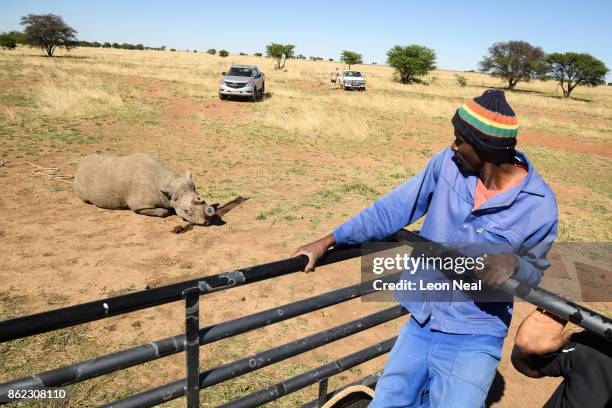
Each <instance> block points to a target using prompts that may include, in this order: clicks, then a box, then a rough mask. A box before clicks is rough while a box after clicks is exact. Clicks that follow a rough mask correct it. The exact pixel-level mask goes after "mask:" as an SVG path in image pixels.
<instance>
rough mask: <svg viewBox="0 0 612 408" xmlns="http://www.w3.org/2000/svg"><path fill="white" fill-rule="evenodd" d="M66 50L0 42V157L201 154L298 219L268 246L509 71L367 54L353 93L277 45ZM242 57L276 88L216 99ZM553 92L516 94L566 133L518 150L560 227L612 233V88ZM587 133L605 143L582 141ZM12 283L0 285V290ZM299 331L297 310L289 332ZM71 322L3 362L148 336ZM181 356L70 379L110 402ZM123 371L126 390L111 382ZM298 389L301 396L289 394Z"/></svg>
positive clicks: (217, 197) (275, 375) (269, 378)
mask: <svg viewBox="0 0 612 408" xmlns="http://www.w3.org/2000/svg"><path fill="white" fill-rule="evenodd" d="M58 57H59V58H53V59H49V58H45V57H42V56H41V55H40V53H38V52H37V51H36V50H31V49H27V48H19V49H18V50H16V51H14V52H8V51H0V81H2V83H3V84H7V86H3V87H2V88H0V142H1V143H0V158H8V159H9V160H15V159H28V160H32V161H35V160H45V161H46V162H56V161H58V160H63V161H64V162H66V163H70V165H72V166H74V165H75V163H76V162H77V161H78V158H79V157H80V156H81V155H83V154H86V153H93V152H101V151H110V152H113V153H117V154H127V153H133V152H136V151H146V152H150V153H153V154H156V155H157V156H159V157H160V158H162V159H163V160H165V161H167V162H169V163H170V164H171V165H172V166H173V167H176V168H177V169H179V170H180V171H184V170H186V168H192V169H193V170H194V174H195V176H196V179H198V180H205V182H203V183H202V184H201V186H200V190H201V192H202V193H203V194H204V195H205V196H206V197H207V198H208V199H210V200H213V201H224V200H227V199H230V198H233V197H235V196H236V195H238V194H240V195H246V196H249V197H251V200H250V202H249V203H250V205H251V206H252V208H253V213H252V214H251V220H250V223H252V224H251V225H252V226H253V228H254V229H255V228H261V226H262V225H265V230H264V231H265V232H268V233H270V234H273V233H274V230H272V229H271V227H272V225H276V227H278V226H279V224H283V225H285V226H287V229H286V230H284V231H286V232H285V233H284V234H283V235H282V236H280V237H279V238H278V241H279V242H278V243H277V245H276V246H275V247H274V248H271V249H270V257H269V258H268V259H271V258H273V257H275V256H276V257H278V251H284V252H283V253H287V254H288V253H290V252H291V249H292V248H295V247H296V246H297V245H298V244H301V243H303V242H305V241H307V240H310V239H312V238H315V237H317V236H320V235H322V234H324V233H327V232H328V231H329V230H330V229H331V228H332V227H333V226H335V225H337V224H339V223H340V222H342V221H343V220H345V219H346V218H347V217H349V216H351V215H352V214H354V213H356V212H357V211H359V210H360V209H361V208H363V207H364V206H365V205H367V204H368V203H370V202H371V201H372V200H373V199H375V198H376V197H378V196H379V195H381V194H384V193H386V192H387V191H389V190H390V189H392V188H393V187H395V186H397V185H398V184H400V183H401V182H402V181H404V180H406V179H407V178H409V177H410V176H412V175H413V174H415V172H416V171H418V170H419V169H420V168H422V167H423V166H424V165H425V163H427V161H428V160H429V159H430V157H431V156H432V154H434V153H435V152H436V151H438V150H440V149H442V148H443V147H445V146H447V145H448V144H449V143H450V142H451V139H452V129H451V125H450V117H451V115H452V114H453V112H454V111H455V109H456V108H457V107H458V106H459V105H460V104H461V103H462V102H463V100H465V99H467V98H472V97H474V96H476V95H479V94H481V93H482V92H483V91H484V90H485V89H486V88H488V87H498V86H502V85H503V83H501V82H500V81H499V80H497V79H495V78H491V77H489V76H486V75H482V74H478V73H461V75H463V76H465V77H466V78H467V80H468V85H467V87H464V88H462V87H459V86H458V85H457V84H456V80H455V74H456V73H455V72H451V71H435V72H433V73H432V74H431V75H429V76H428V77H427V78H425V81H424V84H420V85H410V86H406V85H402V84H399V83H397V82H395V81H393V79H392V70H391V69H390V68H389V67H385V66H373V65H364V66H359V69H360V70H362V71H363V72H364V73H365V75H366V80H367V83H368V90H367V91H366V92H365V93H360V92H344V91H341V90H330V89H329V86H328V83H327V81H328V78H329V72H330V71H332V70H334V69H335V68H336V67H337V66H338V64H337V63H332V62H326V61H320V62H310V61H299V60H290V61H289V62H288V63H287V71H286V72H278V71H274V70H273V63H272V61H270V60H268V59H266V58H256V57H238V56H230V57H228V58H225V59H224V58H220V57H217V56H210V55H207V54H204V53H197V54H195V53H184V52H176V53H173V52H156V51H125V50H114V49H76V50H74V51H72V52H71V53H69V54H66V53H62V52H61V51H60V52H58ZM232 63H255V64H257V65H259V67H260V68H261V69H262V70H263V71H264V72H265V73H266V89H267V91H269V92H270V95H269V97H268V98H266V100H265V101H264V102H261V103H257V104H251V103H241V102H225V103H221V104H220V103H219V101H218V100H217V99H216V95H217V89H218V88H217V86H218V81H219V78H220V73H221V72H222V71H225V70H227V68H228V67H229V66H230V65H231V64H232ZM556 94H558V92H557V90H556V86H555V84H554V83H550V82H533V83H529V84H520V85H519V89H518V92H514V93H508V94H507V96H508V99H509V101H510V103H511V105H512V106H513V107H514V108H515V110H516V112H517V114H518V117H519V123H520V125H521V131H522V132H523V134H526V133H527V134H530V135H536V136H538V135H540V136H542V135H544V136H546V137H548V138H550V139H551V140H554V138H555V137H562V138H563V141H564V142H563V143H562V144H558V145H555V144H552V143H548V144H547V143H544V142H542V143H540V140H544V139H537V138H535V139H530V140H529V141H526V142H529V143H525V144H523V145H522V147H521V148H522V149H523V150H525V151H526V152H527V153H528V154H529V156H530V158H531V159H532V161H533V162H534V164H535V166H536V168H537V170H538V171H539V172H540V173H541V174H542V175H543V177H544V178H545V179H546V180H547V181H548V182H549V183H550V184H551V186H552V187H553V189H554V190H555V192H556V194H557V198H558V201H559V203H560V230H559V231H560V232H559V237H560V240H564V241H610V240H611V239H612V219H611V218H610V215H609V211H608V209H609V208H610V207H611V206H612V188H611V183H610V174H612V166H611V158H610V155H609V151H610V148H609V146H610V145H609V143H610V142H612V87H598V88H579V89H578V90H576V91H575V95H574V96H575V99H560V98H557V97H555V95H556ZM530 137H531V136H530ZM542 137H543V136H542ZM547 140H548V139H547ZM520 141H521V135H519V143H520ZM583 144H590V145H592V146H595V147H594V148H593V149H592V150H591V151H588V152H586V151H581V150H578V149H577V147H579V146H582V145H583ZM599 148H600V149H599ZM606 149H607V150H606ZM606 152H608V153H606ZM25 193H28V194H35V193H36V194H38V193H40V192H36V191H26V192H25ZM43 227H44V226H41V228H43ZM276 227H275V228H276ZM226 228H227V230H223V233H226V231H227V234H232V233H235V230H234V229H233V228H234V227H233V226H232V225H228V226H227V227H226ZM258 231H259V230H258ZM265 232H264V233H265ZM219 234H220V235H222V233H219ZM253 245H255V246H256V245H257V242H255V243H254V244H253ZM247 259H248V262H249V263H256V262H255V260H256V259H251V258H247V255H245V256H243V257H236V258H235V259H232V262H233V263H235V265H234V264H233V263H232V266H233V267H241V266H245V265H244V263H245V262H246V260H247ZM9 267H10V265H9ZM210 272H211V273H212V272H218V271H210ZM5 290H8V289H7V288H6V287H3V286H1V285H0V292H2V291H5ZM290 290H291V293H294V292H293V291H294V288H290ZM295 292H296V293H297V294H298V295H288V297H289V298H291V299H293V300H296V299H297V298H300V296H299V294H300V293H301V292H300V289H299V288H295ZM291 296H294V297H291ZM296 296H297V298H296ZM289 300H290V299H282V301H283V303H284V301H289ZM24 302H26V301H25V300H24ZM26 303H27V302H26ZM9 306H10V307H17V306H15V303H14V302H13V301H12V300H11V299H9V298H8V297H7V296H4V297H0V316H1V315H3V313H1V308H2V307H9ZM26 306H27V305H23V309H24V310H26V309H25V308H26ZM20 307H21V306H20ZM130 316H131V315H130ZM302 329H303V328H302V327H301V326H300V323H299V322H293V321H292V322H288V323H286V324H285V326H282V325H281V329H279V330H285V331H286V332H289V333H293V332H295V333H300V332H301V331H302ZM66 333H67V332H66ZM66 333H64V332H62V333H60V334H58V336H59V337H55V335H53V334H50V335H48V336H46V337H41V339H40V340H35V341H29V340H26V341H23V342H22V343H19V344H17V343H10V344H9V345H4V346H2V348H1V349H0V365H2V361H1V360H2V359H5V360H6V361H11V362H12V363H11V365H10V370H8V369H7V368H6V367H7V366H5V365H3V367H5V368H4V369H3V370H0V381H1V380H6V379H9V378H14V377H16V376H19V375H25V374H32V371H33V370H36V369H39V368H40V369H42V368H43V367H42V365H41V364H38V363H37V364H34V362H36V361H39V360H38V359H43V357H44V358H45V359H46V358H47V357H49V358H51V359H52V361H48V360H45V365H44V366H45V367H47V368H48V367H49V366H60V365H63V364H66V363H67V362H68V361H70V360H71V359H72V358H73V356H74V358H76V359H81V358H86V357H88V356H89V357H93V356H94V355H96V354H98V353H100V352H104V351H110V350H116V349H118V348H119V346H122V347H126V346H128V345H135V344H139V342H141V341H143V339H138V338H137V339H134V340H129V341H128V340H126V344H121V345H117V344H108V343H107V342H105V341H106V340H105V339H104V338H99V339H92V338H90V337H88V335H87V331H85V332H83V333H80V332H74V333H76V334H73V335H68V334H66ZM70 333H72V332H70ZM77 334H78V336H77ZM280 335H282V333H281V334H280ZM280 335H279V334H277V335H276V336H274V335H270V336H269V337H270V341H271V342H272V344H278V341H276V342H273V341H272V340H278V336H280ZM61 336H69V337H70V336H72V337H70V339H69V340H66V339H65V338H63V337H61ZM248 339H250V340H248ZM255 339H256V336H252V337H248V338H247V339H245V340H244V342H245V343H248V342H249V341H252V342H253V343H254V344H257V347H259V346H261V341H262V340H261V339H260V340H255ZM147 340H152V339H147ZM41 341H47V342H48V343H49V344H56V343H58V344H66V345H67V348H66V350H67V351H68V353H64V354H62V353H57V354H54V355H53V356H47V355H46V354H45V352H44V351H42V349H40V347H39V346H40V342H41ZM79 341H80V342H82V344H83V347H82V349H80V350H79V347H78V346H79ZM258 341H259V343H257V342H258ZM62 342H64V343H62ZM16 345H22V346H23V347H24V349H21V350H20V349H18V348H16V347H14V346H16ZM254 347H255V346H254ZM242 351H243V347H241V344H237V343H235V342H231V341H230V342H226V343H223V344H222V345H219V346H215V348H210V354H207V358H208V359H209V361H208V363H209V364H207V367H210V366H212V365H214V364H217V363H221V362H222V361H229V359H231V358H233V357H235V356H237V355H238V353H239V352H242ZM250 351H252V350H250ZM207 353H208V352H207ZM66 354H71V355H66ZM20 356H21V357H20ZM337 357H340V355H334V354H333V350H331V351H330V353H329V355H328V356H327V357H325V356H324V357H320V358H319V359H320V360H321V361H318V360H317V361H308V360H297V361H292V362H291V363H290V364H287V365H285V366H284V368H283V369H282V370H277V369H275V368H274V367H273V368H271V369H268V370H264V371H263V372H262V373H261V374H256V375H253V376H250V377H248V379H249V380H248V381H246V380H245V379H244V378H242V379H238V380H236V381H234V382H231V383H228V384H226V385H224V386H219V387H217V388H216V389H215V394H214V399H209V402H211V403H213V402H214V403H215V404H216V403H221V402H222V401H224V400H227V399H231V398H235V397H236V396H237V395H241V394H242V393H244V392H245V391H246V390H252V388H253V383H256V384H257V385H258V386H263V385H264V383H265V384H270V383H272V382H274V381H276V380H278V379H279V378H281V377H283V376H286V375H288V374H291V373H294V372H295V373H297V372H301V371H304V370H305V369H306V368H307V367H314V366H315V365H319V364H321V363H322V362H323V361H328V360H329V359H331V358H337ZM315 360H316V359H315ZM15 361H17V363H15ZM28 361H29V362H30V363H29V364H28ZM182 364H183V363H182V360H181V358H178V357H177V358H174V359H165V360H163V361H161V362H159V363H152V364H151V365H149V366H147V367H144V368H133V369H130V370H128V371H125V372H124V373H125V374H124V373H121V374H117V375H113V376H110V377H108V378H107V379H102V380H100V381H93V382H91V381H90V382H86V383H85V384H84V385H82V386H75V387H74V392H75V395H77V396H78V397H79V398H80V401H81V402H83V401H95V402H100V403H101V402H104V401H106V402H108V401H110V400H112V399H113V398H119V397H122V396H124V395H127V393H128V392H133V391H135V390H142V389H146V388H149V387H150V386H152V384H158V383H162V382H164V381H169V380H173V379H175V378H176V375H175V374H176V373H177V372H178V373H181V372H182V370H183V366H182ZM151 367H152V368H153V370H151ZM275 367H276V366H275ZM347 375H348V374H347ZM347 378H349V379H352V378H353V377H351V376H350V375H349V376H348V377H347ZM88 384H89V385H88ZM112 384H121V385H122V386H125V389H123V391H119V390H118V389H117V390H112V391H109V389H111V388H114V387H113V386H112ZM122 393H123V394H122ZM313 396H314V390H309V391H307V392H306V391H305V392H304V393H303V394H300V398H301V400H302V401H303V400H304V398H310V397H313ZM88 398H89V399H88ZM210 398H212V397H210ZM300 398H294V399H291V400H289V401H291V402H290V403H289V405H288V406H293V405H296V404H297V402H296V401H298V400H299V399H300ZM286 401H287V400H286ZM279 404H280V405H279ZM77 405H78V404H76V405H74V406H77ZM169 405H170V406H179V405H182V402H174V403H171V404H169ZM275 406H282V404H281V403H277V404H276V405H275Z"/></svg>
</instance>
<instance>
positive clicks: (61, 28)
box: [21, 14, 77, 57]
mask: <svg viewBox="0 0 612 408" xmlns="http://www.w3.org/2000/svg"><path fill="white" fill-rule="evenodd" d="M21 24H22V25H24V26H25V28H24V30H23V33H24V36H25V42H26V44H28V45H31V46H34V47H39V48H41V49H44V50H45V51H46V52H47V55H48V56H49V57H52V56H53V52H54V51H55V48H56V47H64V48H65V49H66V50H69V49H71V48H73V47H74V46H75V43H76V41H77V39H76V34H77V31H76V30H75V29H74V28H72V27H70V26H69V25H68V24H66V23H65V22H64V20H63V19H62V18H61V17H60V16H57V15H55V14H42V15H36V14H28V15H27V16H24V17H21Z"/></svg>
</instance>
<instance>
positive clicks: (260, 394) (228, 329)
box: [0, 230, 612, 407]
mask: <svg viewBox="0 0 612 408" xmlns="http://www.w3.org/2000/svg"><path fill="white" fill-rule="evenodd" d="M391 240H393V241H399V242H405V243H407V244H409V245H410V246H412V247H414V248H417V249H419V250H420V251H423V252H424V253H435V252H438V253H439V252H440V251H444V253H445V256H461V254H459V253H454V252H453V251H451V250H449V249H448V248H445V247H443V246H441V245H439V244H436V243H433V242H431V241H428V240H426V239H424V238H422V237H420V236H419V235H417V234H415V233H413V232H409V231H406V230H400V231H398V232H397V233H396V234H394V236H392V237H391ZM360 255H361V248H360V247H357V246H352V247H344V248H337V249H334V250H332V251H329V252H328V253H327V254H326V255H325V256H324V257H323V258H321V260H320V261H319V262H318V265H319V266H321V265H326V264H331V263H335V262H340V261H344V260H347V259H351V258H356V257H358V256H360ZM306 262H307V260H306V258H305V257H298V258H290V259H285V260H281V261H276V262H271V263H268V264H262V265H256V266H254V267H250V268H245V269H240V270H235V271H231V272H226V273H222V274H219V275H213V276H208V277H203V278H200V279H192V280H189V281H184V282H179V283H175V284H172V285H166V286H162V287H159V288H155V289H149V290H145V291H139V292H133V293H130V294H126V295H122V296H116V297H112V298H108V299H102V300H98V301H94V302H89V303H84V304H80V305H75V306H69V307H66V308H61V309H56V310H51V311H47V312H43V313H37V314H33V315H30V316H25V317H19V318H15V319H11V320H6V321H3V322H0V342H6V341H10V340H14V339H18V338H23V337H27V336H31V335H35V334H39V333H45V332H48V331H52V330H56V329H60V328H64V327H70V326H75V325H78V324H81V323H85V322H91V321H95V320H99V319H104V318H107V317H110V316H116V315H120V314H124V313H128V312H131V311H135V310H141V309H145V308H149V307H154V306H157V305H161V304H166V303H171V302H175V301H179V300H181V299H183V300H184V302H185V334H179V335H176V336H173V337H168V338H165V339H161V340H157V341H153V342H150V343H147V344H143V345H140V346H137V347H132V348H129V349H125V350H120V351H117V352H114V353H111V354H107V355H103V356H100V357H97V358H94V359H91V360H87V361H82V362H79V363H76V364H73V365H68V366H65V367H60V368H56V369H52V370H48V371H45V372H42V373H38V374H35V375H31V376H28V377H23V378H18V379H15V380H12V381H9V382H6V383H3V384H0V401H2V399H3V398H6V396H7V394H8V391H9V390H17V389H31V388H36V387H59V386H65V385H69V384H74V383H78V382H81V381H85V380H88V379H91V378H95V377H99V376H101V375H105V374H109V373H112V372H115V371H118V370H122V369H125V368H128V367H132V366H135V365H139V364H143V363H145V362H148V361H152V360H156V359H159V358H162V357H166V356H169V355H172V354H176V353H179V352H182V351H185V352H186V353H185V354H186V373H187V375H186V378H183V379H180V380H177V381H174V382H171V383H168V384H164V385H162V386H159V387H156V388H153V389H150V390H147V391H144V392H141V393H138V394H135V395H133V396H130V397H127V398H125V399H122V400H120V401H115V402H113V403H111V404H108V405H107V406H112V407H148V406H153V405H157V404H160V403H163V402H166V401H169V400H172V399H176V398H179V397H182V396H186V397H187V405H188V406H189V407H196V406H199V392H200V390H201V389H204V388H207V387H210V386H213V385H215V384H219V383H221V382H223V381H227V380H229V379H232V378H235V377H238V376H241V375H243V374H246V373H249V372H253V371H255V370H258V369H260V368H263V367H266V366H269V365H271V364H275V363H277V362H280V361H283V360H285V359H287V358H290V357H293V356H296V355H298V354H301V353H304V352H307V351H309V350H312V349H315V348H317V347H320V346H323V345H325V344H329V343H331V342H334V341H337V340H340V339H342V338H345V337H348V336H351V335H353V334H355V333H358V332H361V331H363V330H366V329H369V328H371V327H374V326H377V325H379V324H382V323H385V322H388V321H390V320H393V319H396V318H398V317H400V316H403V315H405V314H406V313H407V312H406V310H405V309H403V308H401V307H400V306H395V307H391V308H389V309H386V310H383V311H381V312H377V313H374V314H371V315H368V316H364V317H362V318H359V319H357V320H354V321H351V322H348V323H345V324H342V325H339V326H336V327H334V328H331V329H328V330H325V331H322V332H319V333H316V334H313V335H311V336H307V337H304V338H302V339H299V340H296V341H293V342H290V343H287V344H284V345H281V346H277V347H275V348H272V349H269V350H266V351H263V352H261V353H257V354H255V355H252V356H249V357H246V358H243V359H240V360H237V361H234V362H231V363H228V364H225V365H222V366H219V367H214V368H211V369H208V370H206V371H204V372H199V362H200V359H199V347H200V346H202V345H205V344H210V343H212V342H216V341H219V340H222V339H225V338H228V337H232V336H236V335H238V334H242V333H246V332H248V331H251V330H254V329H258V328H261V327H264V326H267V325H271V324H274V323H278V322H281V321H284V320H287V319H291V318H293V317H297V316H300V315H303V314H306V313H309V312H312V311H315V310H319V309H322V308H325V307H329V306H333V305H336V304H339V303H342V302H346V301H348V300H351V299H355V298H357V297H360V296H364V295H367V294H369V293H372V292H373V291H374V286H373V284H372V282H373V281H368V282H362V283H360V284H356V285H352V286H349V287H345V288H341V289H336V290H333V291H331V292H327V293H324V294H321V295H318V296H314V297H311V298H307V299H303V300H300V301H297V302H293V303H289V304H286V305H283V306H279V307H276V308H272V309H269V310H265V311H262V312H257V313H254V314H251V315H248V316H243V317H240V318H237V319H234V320H230V321H226V322H222V323H218V324H214V325H211V326H206V327H203V328H200V322H199V298H200V296H201V295H202V294H209V293H211V292H216V291H222V290H226V289H230V288H233V287H237V286H242V285H246V284H250V283H254V282H259V281H262V280H266V279H272V278H275V277H278V276H283V275H287V274H290V273H294V272H298V271H301V270H303V268H304V267H305V265H306ZM398 277H399V273H395V274H391V275H388V276H384V277H382V278H381V279H382V280H384V281H389V282H392V281H396V280H397V279H398ZM501 290H503V291H504V292H506V293H508V294H511V295H513V296H517V297H520V298H523V299H524V300H527V301H528V302H530V303H532V304H534V305H537V306H540V307H543V308H544V309H546V310H548V311H550V312H552V313H554V314H556V315H558V316H559V317H562V318H564V319H567V320H570V321H572V322H574V323H576V324H578V325H580V326H582V327H584V328H585V329H587V330H590V331H593V332H595V333H597V334H599V335H602V336H604V337H605V338H607V339H608V340H610V341H612V321H610V319H609V318H607V317H605V316H602V315H600V314H598V313H595V312H593V311H591V310H589V309H587V308H584V307H582V306H580V305H577V304H575V303H572V302H568V301H566V300H564V299H562V298H560V297H559V296H557V295H554V294H552V293H550V292H547V291H544V290H542V289H539V288H535V287H531V286H529V285H525V284H522V283H519V282H518V281H516V280H514V279H510V280H508V281H507V282H506V283H505V284H504V285H502V287H501ZM394 341H395V339H394V338H392V339H388V340H386V341H384V342H381V343H379V344H376V345H374V346H371V347H368V348H365V349H363V350H360V351H358V352H356V353H353V354H350V355H348V356H345V357H343V358H341V359H339V360H336V361H334V362H332V363H329V364H326V365H323V366H321V367H318V368H317V369H315V370H312V371H309V372H307V373H304V374H301V375H298V376H295V377H292V378H289V379H286V380H285V381H283V382H281V383H279V384H276V385H274V386H272V387H270V388H267V389H264V390H261V391H257V392H255V393H252V394H250V395H247V396H244V397H242V398H240V399H238V400H236V401H232V402H230V403H228V404H226V405H224V406H227V407H252V406H258V405H261V404H264V403H267V402H270V401H273V400H275V399H278V398H281V397H282V396H284V395H287V394H289V393H292V392H295V391H297V390H299V389H301V388H304V387H306V386H308V385H311V384H315V383H317V382H319V385H320V388H319V399H318V400H317V403H316V404H321V403H322V402H324V401H325V399H326V396H327V379H328V378H329V377H330V376H333V375H335V374H337V373H339V372H342V371H344V370H347V369H350V368H352V367H354V366H356V365H358V364H361V363H363V362H365V361H368V360H370V359H372V358H375V357H377V356H379V355H382V354H384V353H386V352H388V351H389V350H390V348H391V347H392V346H393V343H394ZM312 404H313V403H311V404H310V405H312Z"/></svg>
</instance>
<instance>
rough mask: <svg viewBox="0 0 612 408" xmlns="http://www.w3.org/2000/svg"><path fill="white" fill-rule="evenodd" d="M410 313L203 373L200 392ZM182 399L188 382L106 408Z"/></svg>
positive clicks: (369, 320) (393, 313) (368, 319)
mask: <svg viewBox="0 0 612 408" xmlns="http://www.w3.org/2000/svg"><path fill="white" fill-rule="evenodd" d="M407 313H408V312H407V311H406V309H404V308H402V307H401V306H395V307H392V308H389V309H385V310H382V311H380V312H377V313H373V314H371V315H368V316H365V317H362V318H360V319H357V320H353V321H351V322H348V323H345V324H342V325H340V326H336V327H334V328H332V329H329V330H325V331H322V332H319V333H316V334H313V335H311V336H307V337H304V338H302V339H299V340H296V341H293V342H290V343H287V344H284V345H282V346H278V347H275V348H272V349H269V350H266V351H263V352H261V353H258V354H255V355H253V356H250V357H246V358H243V359H240V360H237V361H234V362H231V363H228V364H225V365H222V366H219V367H216V368H213V369H210V370H207V371H204V372H202V373H200V389H203V388H206V387H210V386H212V385H215V384H218V383H220V382H223V381H226V380H229V379H231V378H235V377H238V376H241V375H243V374H246V373H249V372H251V371H255V370H259V369H260V368H263V367H266V366H269V365H271V364H274V363H277V362H279V361H282V360H285V359H288V358H290V357H293V356H296V355H298V354H302V353H304V352H307V351H309V350H312V349H315V348H317V347H320V346H322V345H325V344H329V343H332V342H334V341H337V340H340V339H343V338H345V337H348V336H350V335H353V334H355V333H359V332H361V331H363V330H366V329H369V328H371V327H374V326H377V325H379V324H382V323H385V322H388V321H390V320H393V319H396V318H398V317H400V316H403V315H405V314H407ZM183 395H185V379H181V380H178V381H174V382H172V383H168V384H165V385H162V386H160V387H157V388H153V389H150V390H148V391H145V392H142V393H140V394H136V395H133V396H131V397H128V398H125V399H123V400H119V401H115V402H113V403H111V404H108V405H105V407H113V408H128V407H130V408H135V407H151V406H154V405H158V404H161V403H164V402H168V401H170V400H173V399H176V398H179V397H182V396H183Z"/></svg>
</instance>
